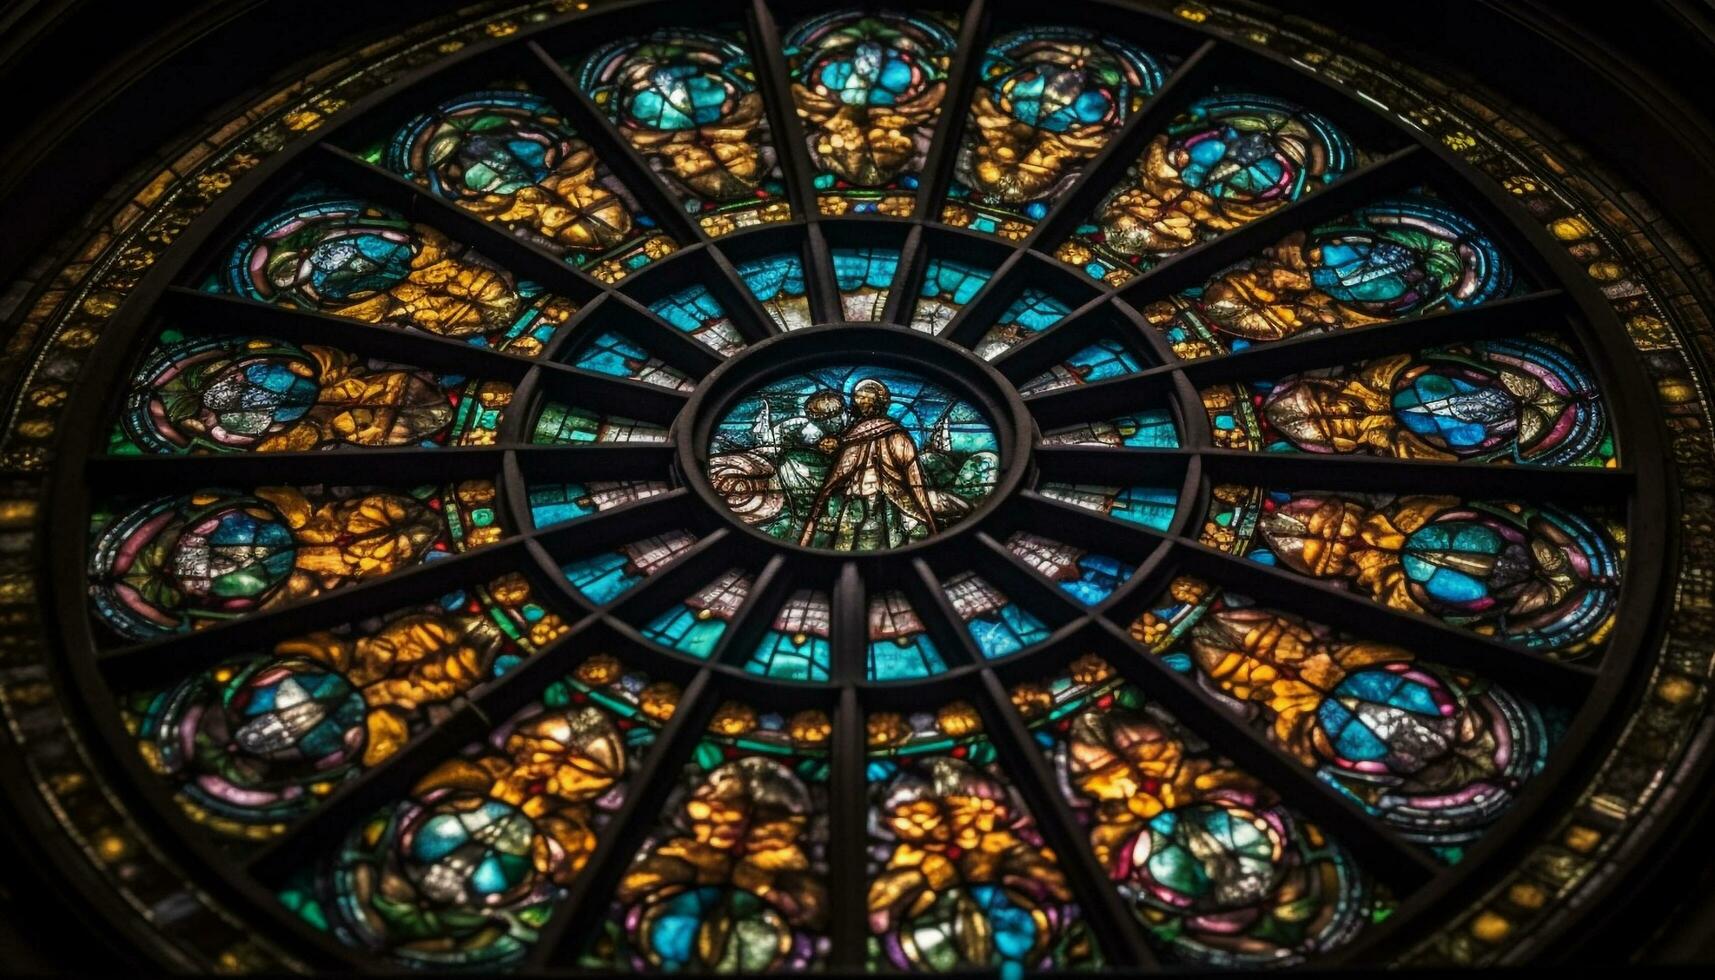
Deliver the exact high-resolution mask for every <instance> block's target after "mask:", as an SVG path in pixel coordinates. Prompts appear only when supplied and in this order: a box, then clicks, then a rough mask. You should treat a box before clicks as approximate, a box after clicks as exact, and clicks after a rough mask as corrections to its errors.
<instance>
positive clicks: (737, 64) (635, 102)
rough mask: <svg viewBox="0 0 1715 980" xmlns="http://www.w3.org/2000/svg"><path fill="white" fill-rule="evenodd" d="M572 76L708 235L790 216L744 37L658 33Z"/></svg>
mask: <svg viewBox="0 0 1715 980" xmlns="http://www.w3.org/2000/svg"><path fill="white" fill-rule="evenodd" d="M573 75H574V77H575V78H576V79H577V82H578V85H579V87H580V88H582V89H583V90H584V92H585V93H586V94H588V95H589V97H590V98H591V99H593V100H594V101H595V104H596V106H597V108H599V109H600V110H601V111H602V112H603V113H605V114H606V115H607V117H608V119H609V120H611V121H612V122H613V123H614V125H615V126H617V127H618V128H619V131H620V133H622V134H623V135H624V136H625V138H626V140H627V141H629V142H630V144H631V145H632V146H633V147H634V148H635V149H636V150H637V152H639V153H641V154H642V155H643V157H644V158H645V159H646V160H648V161H649V163H650V166H652V167H653V168H654V169H655V170H656V172H657V173H659V174H660V175H661V176H662V177H664V178H666V180H667V182H668V184H669V185H670V186H671V187H672V188H673V189H674V191H675V192H676V193H677V194H678V196H679V198H680V199H681V200H682V201H683V202H684V206H685V210H686V211H687V212H689V213H690V214H692V215H694V216H696V217H697V218H698V220H699V221H700V222H701V223H702V226H703V228H704V230H706V231H707V232H708V233H709V234H711V235H724V234H726V233H728V232H730V231H733V230H734V229H736V228H743V227H747V226H750V225H755V224H760V223H762V222H769V221H785V220H787V219H789V218H790V217H791V216H792V212H791V208H790V206H789V205H788V204H787V202H786V197H785V189H784V187H783V186H782V184H781V180H780V167H779V163H778V161H777V159H776V155H775V151H774V142H773V134H772V133H770V132H769V127H768V114H767V111H766V110H765V109H764V107H763V102H762V93H761V92H759V91H758V90H757V80H756V71H755V67H754V66H753V64H752V63H751V59H750V52H749V51H748V50H747V49H746V41H745V38H744V35H743V33H742V32H740V31H737V30H732V29H722V30H701V29H695V28H661V29H658V30H655V31H653V32H652V33H649V34H647V35H644V36H641V37H632V38H627V39H624V40H620V41H614V42H612V43H610V44H606V45H603V46H602V47H601V48H599V49H597V50H595V51H593V52H591V53H590V54H589V55H587V56H585V57H584V58H582V59H581V60H580V61H579V62H578V64H577V66H576V67H575V68H574V69H573Z"/></svg>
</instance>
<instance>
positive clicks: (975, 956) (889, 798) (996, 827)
mask: <svg viewBox="0 0 1715 980" xmlns="http://www.w3.org/2000/svg"><path fill="white" fill-rule="evenodd" d="M865 728H866V733H867V740H868V742H869V753H868V755H869V759H868V761H869V765H868V779H867V782H868V785H869V816H868V819H867V820H866V825H867V826H868V828H869V842H870V848H869V854H870V858H869V879H870V880H869V895H868V908H869V927H870V939H869V967H870V969H871V970H878V969H879V970H899V971H909V972H914V973H916V972H924V973H928V972H934V973H943V972H949V971H955V970H961V969H965V970H970V969H981V970H996V971H998V973H999V975H1000V976H1002V977H1008V978H1016V977H1022V976H1023V975H1024V973H1025V971H1026V970H1065V969H1072V968H1079V967H1085V968H1087V967H1092V966H1097V965H1099V964H1100V952H1099V950H1098V949H1097V947H1096V942H1095V939H1094V937H1093V936H1091V934H1090V930H1089V927H1088V926H1087V925H1086V924H1085V922H1084V921H1083V917H1082V914H1081V910H1080V909H1079V908H1078V904H1077V902H1076V901H1075V900H1074V898H1073V896H1072V888H1071V885H1070V884H1069V883H1068V882H1067V880H1066V876H1065V874H1064V873H1062V872H1061V870H1060V866H1059V862H1058V861H1057V860H1056V858H1055V856H1054V852H1053V850H1052V849H1051V848H1050V847H1049V846H1048V845H1047V843H1045V842H1044V841H1043V839H1042V835H1041V833H1040V832H1039V831H1038V829H1037V826H1036V820H1035V817H1034V815H1033V814H1032V813H1031V812H1030V807H1029V806H1028V805H1027V804H1026V803H1025V801H1024V798H1023V796H1022V795H1020V793H1019V792H1018V790H1017V789H1016V788H1014V787H1013V785H1012V781H1011V780H1010V779H1009V778H1008V776H1007V774H1006V770H1005V769H1004V768H1003V767H1002V765H1001V763H1000V760H999V759H998V757H997V755H996V752H995V748H994V746H993V744H992V743H990V742H989V740H988V738H987V737H986V736H985V735H984V733H983V727H982V722H981V719H980V718H979V717H978V715H977V712H976V709H974V708H972V707H971V706H970V705H969V704H966V703H964V702H954V703H952V704H949V705H947V706H945V707H943V708H942V709H941V710H940V711H938V712H935V713H932V714H931V713H929V712H923V713H920V714H914V715H911V716H909V717H901V716H900V715H897V714H893V713H877V714H872V715H870V716H869V718H868V719H867V722H866V725H865Z"/></svg>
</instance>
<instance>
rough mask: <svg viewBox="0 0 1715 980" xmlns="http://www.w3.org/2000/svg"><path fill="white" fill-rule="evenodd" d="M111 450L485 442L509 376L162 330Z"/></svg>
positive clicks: (135, 381) (507, 399) (506, 400)
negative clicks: (485, 377) (484, 377)
mask: <svg viewBox="0 0 1715 980" xmlns="http://www.w3.org/2000/svg"><path fill="white" fill-rule="evenodd" d="M130 383H131V388H130V390H129V391H128V392H127V393H126V396H125V403H124V407H123V409H122V410H121V414H120V417H119V424H118V425H116V426H115V427H114V429H113V431H112V433H111V435H110V436H109V438H108V452H110V453H113V454H114V455H136V454H145V455H147V454H178V453H192V454H203V453H238V452H258V453H270V452H306V451H310V450H317V449H341V448H347V447H357V446H363V447H379V446H441V445H454V446H482V445H491V444H493V442H494V441H495V430H496V429H497V428H498V427H499V425H500V419H501V414H502V413H503V412H504V411H505V410H506V407H507V406H508V405H510V404H511V402H512V386H511V385H509V384H506V383H504V382H498V381H480V380H476V379H469V378H465V377H463V376H460V375H456V374H435V373H433V372H429V371H421V370H417V369H414V368H410V367H407V366H405V365H402V364H392V363H389V362H386V361H381V360H377V359H374V358H364V357H360V356H358V355H356V354H353V353H350V352H349V351H342V350H337V349H335V348H332V347H324V346H321V345H318V344H304V345H301V346H300V345H297V344H291V343H287V342H286V341H283V340H275V339H271V338H267V337H254V336H231V337H221V336H209V335H202V334H185V333H181V332H179V331H177V330H164V331H162V333H161V336H160V339H159V340H158V342H157V343H156V344H155V346H154V347H153V348H151V349H150V350H149V352H148V353H147V354H146V355H145V356H144V357H143V359H142V360H141V361H140V362H139V364H138V365H137V368H136V369H135V370H134V371H133V372H132V375H131V381H130Z"/></svg>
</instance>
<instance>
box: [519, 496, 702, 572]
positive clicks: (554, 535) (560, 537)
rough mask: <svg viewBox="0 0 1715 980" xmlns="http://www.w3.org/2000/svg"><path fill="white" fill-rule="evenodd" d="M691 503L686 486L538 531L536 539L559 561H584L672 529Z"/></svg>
mask: <svg viewBox="0 0 1715 980" xmlns="http://www.w3.org/2000/svg"><path fill="white" fill-rule="evenodd" d="M690 500H691V493H690V491H689V490H686V489H684V488H683V487H681V488H679V489H677V490H669V491H668V492H666V493H658V494H656V495H655V496H653V497H644V498H643V499H642V500H633V501H631V502H630V503H627V504H621V505H619V506H618V507H613V508H610V509H608V510H603V511H597V512H596V513H594V514H589V515H586V516H584V517H579V518H577V519H575V520H570V521H567V522H565V523H564V524H554V525H550V526H548V527H545V528H543V529H542V530H540V531H537V532H536V540H537V541H538V542H540V543H541V545H542V547H543V548H545V549H546V550H547V552H548V554H549V555H551V556H552V557H553V558H554V559H555V561H565V560H567V559H571V558H581V557H584V556H586V555H590V554H594V553H596V552H598V551H601V550H603V549H606V548H618V547H620V546H622V545H627V544H630V543H631V542H633V541H636V540H638V539H639V538H646V537H649V536H650V535H652V534H660V533H661V532H663V531H667V530H670V529H671V528H672V527H673V524H674V519H675V518H678V519H679V522H680V523H683V522H684V520H683V518H684V514H685V509H686V504H687V503H688V502H689V501H690Z"/></svg>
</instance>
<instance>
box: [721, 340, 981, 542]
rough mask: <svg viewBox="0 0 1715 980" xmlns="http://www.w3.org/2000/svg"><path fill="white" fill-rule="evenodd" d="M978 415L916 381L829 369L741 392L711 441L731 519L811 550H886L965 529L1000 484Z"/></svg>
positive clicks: (884, 372) (848, 367)
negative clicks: (965, 522)
mask: <svg viewBox="0 0 1715 980" xmlns="http://www.w3.org/2000/svg"><path fill="white" fill-rule="evenodd" d="M1000 451H1001V446H1000V439H999V437H998V436H996V434H995V429H994V423H993V422H992V421H990V419H989V418H988V417H987V415H986V414H984V412H983V410H982V409H980V408H978V407H977V406H976V405H974V404H972V403H971V402H970V401H969V400H968V399H966V398H965V397H963V396H962V395H960V394H958V393H957V392H954V391H952V390H950V389H948V388H947V387H946V386H945V385H943V384H940V383H937V382H936V381H934V380H931V379H930V378H928V377H926V376H924V375H923V374H921V373H919V372H917V371H912V370H909V369H904V368H898V367H891V366H887V365H882V364H873V363H872V364H845V363H841V364H830V365H827V366H825V367H817V368H809V369H806V370H803V371H796V372H793V373H791V374H788V375H786V376H784V377H780V378H775V379H773V380H771V381H768V382H766V383H763V384H760V385H757V386H755V387H752V388H750V389H749V390H747V391H745V392H744V393H743V394H742V395H741V396H740V397H739V399H738V401H737V403H736V404H734V405H733V406H732V407H731V408H729V409H728V410H727V411H726V413H725V414H724V415H723V416H722V417H721V419H720V421H718V422H716V423H715V425H714V428H713V430H712V431H711V434H710V437H709V445H708V460H709V461H708V469H707V471H706V475H707V476H708V479H709V483H710V485H711V486H713V488H714V490H715V493H717V494H719V495H720V498H721V500H722V502H723V503H725V505H726V507H727V509H728V510H730V511H731V512H732V513H733V514H734V516H736V517H738V519H739V520H741V521H743V522H744V523H745V524H747V525H749V526H750V527H753V528H756V529H757V530H760V531H762V532H763V533H765V534H767V535H769V536H771V537H775V538H778V539H780V540H782V541H789V542H793V543H795V544H798V545H800V546H802V547H806V548H824V549H828V550H832V551H886V550H889V549H892V548H898V547H901V546H903V545H906V544H910V543H912V542H915V541H925V540H928V539H929V538H932V537H934V536H935V535H937V534H939V533H940V532H941V531H943V530H946V529H947V528H950V527H952V526H953V525H955V524H958V523H960V522H961V521H963V520H964V519H965V518H966V517H967V516H969V515H970V513H971V511H972V510H974V509H975V508H976V507H977V505H978V504H981V503H982V502H983V501H984V500H985V499H987V497H988V495H989V494H990V493H991V492H993V490H994V488H995V484H996V483H997V482H998V481H999V479H1000V470H1001V462H1002V461H1001V455H1000Z"/></svg>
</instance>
